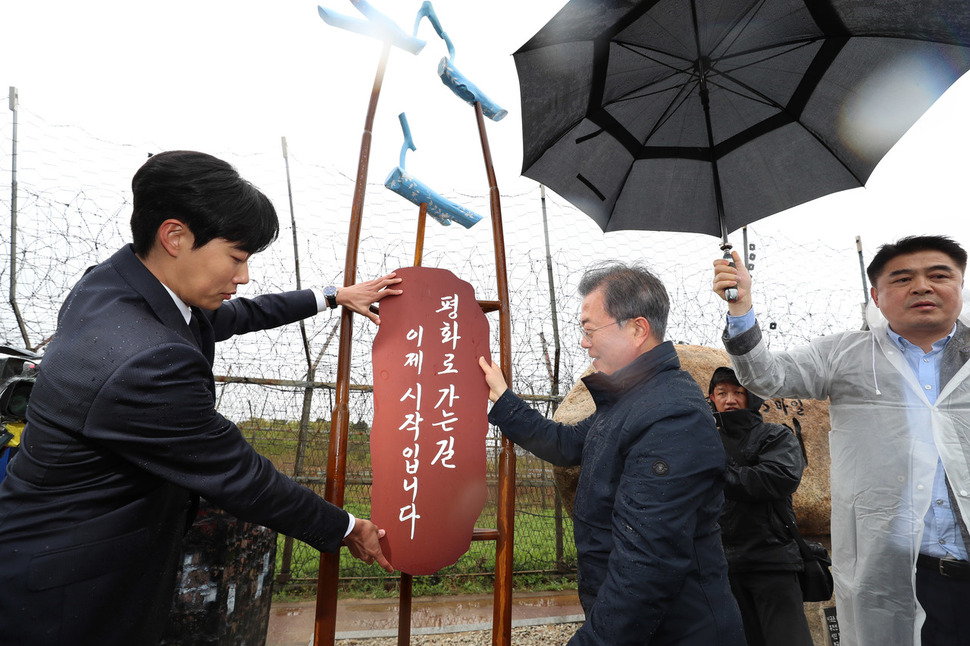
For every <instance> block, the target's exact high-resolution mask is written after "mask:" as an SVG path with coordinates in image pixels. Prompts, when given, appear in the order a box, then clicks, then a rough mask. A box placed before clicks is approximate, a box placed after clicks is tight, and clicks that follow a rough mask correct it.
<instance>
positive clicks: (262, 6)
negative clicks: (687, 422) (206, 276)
mask: <svg viewBox="0 0 970 646" xmlns="http://www.w3.org/2000/svg"><path fill="white" fill-rule="evenodd" d="M373 4H374V5H375V6H377V7H379V8H381V9H382V10H384V11H385V12H386V13H388V14H389V15H391V16H393V17H394V18H395V19H396V20H397V21H398V24H400V25H401V26H402V27H403V28H404V29H405V30H406V31H408V32H410V30H411V27H412V24H413V16H414V14H415V12H416V11H417V9H418V7H419V6H420V2H418V1H417V0H414V1H413V2H412V1H404V0H374V2H373ZM434 4H435V9H436V11H437V13H438V16H439V18H440V19H441V22H442V24H443V26H444V29H445V30H446V31H447V32H448V33H449V35H450V36H451V38H452V40H453V41H454V44H455V47H456V50H457V55H456V59H455V63H456V64H457V66H458V68H459V69H460V70H461V71H462V72H463V73H464V74H465V75H466V76H467V77H469V78H470V79H471V80H472V81H473V82H475V83H476V84H477V85H478V86H479V87H480V88H482V89H483V90H484V91H485V92H486V93H487V94H489V95H490V96H491V97H492V98H493V99H494V100H495V101H497V102H498V103H500V104H501V105H503V107H505V108H506V109H507V110H508V111H509V116H508V117H507V118H506V119H505V120H504V121H501V122H498V123H492V122H489V124H488V133H489V138H490V143H491V148H492V152H493V155H494V158H495V167H496V171H497V173H498V182H499V188H500V189H501V190H502V192H503V193H516V192H521V191H524V190H529V188H531V187H534V186H535V184H534V183H533V182H532V181H531V180H527V179H525V178H521V177H519V170H520V165H521V124H520V120H519V118H518V108H519V105H518V102H519V95H518V82H517V77H516V74H515V67H514V64H513V60H512V53H513V52H514V51H515V50H516V49H517V48H518V47H519V46H520V45H522V44H523V43H524V42H525V41H526V40H527V39H528V38H529V37H530V36H531V35H532V34H533V33H535V32H536V31H537V30H538V29H539V28H541V27H542V25H543V24H545V22H546V21H548V20H549V19H550V18H551V17H552V16H553V15H554V14H555V13H556V12H557V11H558V10H559V8H560V7H561V6H562V4H564V3H563V2H562V0H525V1H522V0H493V1H492V2H489V3H480V2H469V1H468V0H437V2H435V3H434ZM326 5H327V6H328V7H330V8H331V9H334V10H336V11H339V12H341V13H345V14H347V15H354V16H356V15H357V13H356V11H355V10H354V8H353V6H352V5H351V4H350V2H349V1H347V0H329V2H328V3H326ZM0 24H2V25H3V26H4V34H3V37H2V38H0V84H2V89H3V90H4V93H5V90H6V87H7V86H11V85H13V86H17V87H18V88H19V91H20V103H21V109H22V110H29V111H30V112H31V113H33V114H36V115H40V116H41V117H43V118H44V119H45V120H46V121H47V122H49V123H53V124H71V125H80V126H83V127H84V129H85V130H86V131H88V132H89V133H91V134H92V135H94V136H97V137H100V138H103V139H106V140H109V141H116V142H142V141H144V142H151V143H152V144H153V145H156V146H158V148H160V149H164V148H168V149H171V148H191V149H198V150H204V151H207V152H213V153H219V152H221V151H236V152H267V151H268V152H270V153H273V154H278V151H279V147H280V137H281V135H285V136H286V137H287V140H288V143H289V147H290V152H291V154H293V155H295V156H299V157H300V158H301V159H302V160H305V161H310V162H313V163H319V164H324V165H328V166H334V167H337V168H339V169H341V170H343V171H344V172H346V173H348V174H349V175H351V176H353V175H354V173H355V169H356V165H357V156H358V152H359V146H360V138H361V132H362V126H363V122H364V116H365V110H366V106H367V101H368V99H369V96H370V88H371V85H372V83H373V78H374V72H375V70H376V66H377V62H378V59H379V55H380V49H381V47H380V43H379V42H377V41H375V40H371V39H368V38H365V37H362V36H359V35H357V34H352V33H349V32H345V31H341V30H339V29H335V28H333V27H330V26H328V25H326V24H325V23H324V22H323V21H322V20H321V19H320V18H319V17H318V15H317V3H315V2H303V1H294V0H285V1H281V2H272V3H270V2H264V1H260V2H256V1H252V0H233V1H231V2H230V1H228V0H175V1H169V2H142V1H139V0H125V1H114V0H92V1H90V2H69V1H65V0H47V1H31V2H27V1H23V2H15V1H7V2H3V3H0ZM419 36H420V37H422V38H423V39H425V40H427V41H428V45H427V47H426V48H425V50H424V51H423V52H422V53H421V54H420V55H418V56H413V55H411V54H408V53H406V52H404V51H401V50H395V51H394V52H393V53H392V55H391V61H390V65H389V67H388V71H387V77H386V81H385V86H384V91H383V93H382V96H381V100H380V105H379V108H378V113H377V120H376V122H375V130H374V150H373V152H372V162H371V170H370V181H371V182H382V181H383V179H384V177H385V175H386V174H387V172H388V170H389V169H390V168H391V167H393V166H394V165H396V163H397V157H398V153H399V151H400V145H401V141H402V140H401V135H400V128H399V125H398V121H397V114H398V113H399V112H402V111H404V112H406V113H407V115H408V119H409V121H410V123H411V130H412V133H413V136H414V140H415V143H416V144H417V147H418V150H417V151H416V152H411V153H409V154H408V158H407V168H408V170H409V171H412V173H413V174H415V175H416V176H418V177H420V178H421V179H422V180H424V181H425V182H427V183H429V184H432V185H434V187H435V188H436V189H437V190H439V192H444V191H445V190H451V189H454V190H457V191H460V192H466V193H475V194H484V193H485V192H486V191H487V185H486V184H485V177H484V170H483V166H482V161H481V148H480V144H479V140H478V134H477V130H476V128H475V122H474V116H473V115H474V113H473V110H472V108H471V107H469V106H467V105H466V104H464V103H462V102H461V101H459V100H458V99H457V98H456V97H454V96H453V95H452V94H451V93H450V92H449V91H448V90H447V89H445V88H444V86H443V85H442V84H441V82H440V81H439V80H438V78H437V75H436V69H437V63H438V61H439V60H440V59H441V57H443V56H444V55H445V54H446V53H447V52H446V49H445V46H444V43H443V42H442V41H441V40H439V39H438V38H437V36H436V35H435V33H434V31H433V30H432V28H431V26H430V24H428V23H424V24H423V25H422V27H421V30H420V32H419ZM968 113H970V80H968V79H967V78H964V79H962V80H961V81H960V82H958V83H957V84H956V85H954V86H953V88H951V90H950V91H949V92H948V93H947V94H946V95H944V97H943V99H941V100H940V101H939V102H938V103H937V104H936V105H935V106H934V107H933V108H931V110H930V111H929V112H928V113H927V114H926V115H925V116H924V118H923V119H922V120H921V121H920V122H919V123H918V124H917V125H916V126H915V127H914V128H913V129H912V130H911V131H910V133H909V134H908V135H907V136H906V137H905V138H904V139H903V140H902V141H901V142H900V144H898V145H897V146H896V148H894V149H893V150H892V151H891V152H890V154H889V155H888V156H887V157H886V158H885V159H884V160H883V162H882V163H881V164H880V165H879V167H877V169H876V171H875V173H874V174H873V176H872V178H871V179H870V182H869V185H868V187H867V188H866V189H859V190H854V191H849V192H846V193H843V194H840V195H836V196H830V197H826V198H822V199H820V200H816V201H815V202H813V203H810V204H808V205H803V206H802V207H798V208H795V209H792V210H790V211H788V212H785V213H783V214H780V215H776V216H773V217H771V218H769V219H768V220H766V221H763V223H762V224H761V226H764V227H767V228H778V229H779V230H784V231H786V232H787V233H789V234H790V235H795V236H798V235H805V236H813V237H821V238H826V239H828V238H830V237H837V238H840V239H843V240H844V239H845V238H846V237H850V236H851V237H854V236H855V235H857V234H858V235H862V236H863V238H864V239H868V240H869V241H870V243H871V244H875V243H876V242H877V241H885V240H886V239H888V238H892V237H898V236H899V235H904V234H908V233H922V232H934V233H937V232H938V233H949V234H952V235H954V236H956V237H957V238H960V239H962V240H963V242H965V243H970V236H968V235H967V233H968V227H967V224H966V222H967V217H966V214H967V203H968V195H967V193H968V191H967V186H968V184H970V182H968V180H967V177H968V172H967V170H968V163H967V151H968V150H970V124H968V122H967V118H966V115H967V114H968ZM5 153H6V151H5ZM806 223H808V224H806ZM712 242H716V241H715V240H714V239H713V238H712Z"/></svg>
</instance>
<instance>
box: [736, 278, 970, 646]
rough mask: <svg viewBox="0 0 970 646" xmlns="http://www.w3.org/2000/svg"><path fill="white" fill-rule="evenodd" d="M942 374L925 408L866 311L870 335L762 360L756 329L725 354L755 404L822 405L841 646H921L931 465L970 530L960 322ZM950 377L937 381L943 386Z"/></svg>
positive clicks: (877, 318) (968, 401) (967, 383)
mask: <svg viewBox="0 0 970 646" xmlns="http://www.w3.org/2000/svg"><path fill="white" fill-rule="evenodd" d="M967 302H968V299H967V294H966V293H965V294H964V309H963V312H962V314H961V315H960V322H959V323H958V324H957V332H956V334H955V335H954V336H953V338H951V339H950V342H949V343H948V344H947V347H946V350H945V351H944V355H943V360H942V363H941V376H940V392H939V396H938V398H937V400H936V404H935V405H931V404H930V403H929V400H928V399H927V398H926V395H925V394H924V393H923V390H922V388H921V387H920V385H919V383H918V382H917V380H916V377H915V375H914V374H913V371H912V369H911V368H910V367H909V365H908V364H907V363H906V360H905V358H904V357H903V356H902V354H901V353H900V352H899V350H898V349H897V347H896V345H895V344H894V343H893V341H892V340H891V339H890V338H889V336H888V334H887V332H886V331H887V328H888V322H887V321H886V319H885V318H884V317H883V316H882V314H881V313H880V312H879V311H878V309H876V308H875V307H874V306H872V305H870V308H869V312H867V318H868V320H869V326H870V328H871V330H872V331H871V332H870V331H858V332H844V333H841V334H834V335H831V336H825V337H821V338H817V339H814V340H813V341H812V342H811V343H810V344H809V345H808V346H805V347H801V348H797V349H795V350H792V351H789V352H769V351H768V348H767V346H766V344H765V342H764V339H763V338H762V336H761V331H760V329H759V328H758V327H757V326H756V327H754V328H752V329H750V330H748V331H746V332H744V333H743V334H740V335H738V336H736V337H734V338H732V339H727V338H725V340H724V343H725V348H726V349H727V350H728V352H729V353H730V354H731V355H732V356H731V359H732V363H733V364H734V369H735V371H736V372H737V375H738V378H739V379H740V381H741V383H743V384H744V385H745V387H747V388H748V389H749V390H751V391H752V392H754V393H756V394H758V395H760V396H762V397H764V398H766V399H767V398H772V397H799V398H803V399H822V400H824V399H826V398H829V399H830V406H829V415H830V418H831V425H832V430H831V433H830V434H829V448H830V452H831V456H832V467H831V486H832V553H833V568H832V570H833V574H834V577H835V597H836V607H837V609H838V617H839V627H840V631H841V643H842V644H843V646H887V645H888V644H892V645H893V646H908V645H911V644H912V645H918V644H919V643H920V636H919V633H920V627H921V626H922V623H923V618H924V613H923V611H922V609H921V608H920V607H919V604H918V603H917V602H916V594H915V562H916V557H917V554H918V552H919V546H920V540H921V538H922V533H923V517H924V516H925V515H926V513H927V510H928V509H929V507H930V504H931V502H932V501H931V498H932V489H933V479H934V475H935V473H936V467H937V456H939V458H940V459H942V462H943V466H944V469H945V470H946V473H947V475H948V477H949V479H950V483H951V485H952V487H953V490H954V494H955V497H956V499H957V503H958V506H959V509H960V512H961V514H962V516H963V519H964V521H970V362H968V361H967V359H968V356H970V330H968V328H967V327H966V326H967V325H970V312H968V309H967V305H966V303H967ZM949 374H952V375H953V376H952V377H950V378H949V380H947V375H949Z"/></svg>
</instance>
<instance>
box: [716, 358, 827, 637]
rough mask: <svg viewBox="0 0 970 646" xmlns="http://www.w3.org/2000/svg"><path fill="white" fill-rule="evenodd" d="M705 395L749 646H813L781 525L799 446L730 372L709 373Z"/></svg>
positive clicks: (795, 555) (794, 547) (727, 551)
mask: <svg viewBox="0 0 970 646" xmlns="http://www.w3.org/2000/svg"><path fill="white" fill-rule="evenodd" d="M708 396H709V397H710V400H711V407H712V408H713V409H714V411H715V412H714V420H715V421H716V422H717V427H718V430H719V431H720V432H721V441H722V442H723V443H724V450H725V451H726V452H727V456H728V465H727V471H726V472H725V480H726V483H725V486H724V512H723V513H722V514H721V520H720V524H721V541H722V543H723V544H724V556H725V557H727V562H728V579H729V580H730V582H731V591H732V592H733V593H734V598H735V599H737V601H738V607H740V608H741V618H742V619H743V620H744V634H745V637H747V640H748V646H812V635H811V632H810V631H809V629H808V621H807V620H806V619H805V612H804V608H803V607H802V603H803V601H802V591H801V588H800V587H799V585H798V574H797V573H798V571H799V570H801V569H802V567H803V566H802V557H801V554H800V552H799V549H798V544H797V543H796V542H795V540H794V539H793V538H792V536H791V535H790V534H789V532H788V530H787V529H786V526H785V525H786V523H790V524H792V525H794V522H795V514H794V511H793V510H792V494H793V493H794V492H795V490H796V489H797V488H798V484H799V482H801V479H802V470H803V469H804V464H805V462H804V459H803V457H802V451H801V446H800V445H799V443H798V439H797V438H796V437H795V434H794V433H793V432H792V431H791V430H790V429H788V428H787V427H785V426H782V425H781V424H770V423H768V422H765V421H764V420H763V419H762V417H761V411H760V408H761V406H762V404H764V400H763V399H761V398H760V397H758V396H757V395H755V394H753V393H749V392H748V391H747V389H745V388H744V386H742V385H741V383H740V382H739V381H738V378H737V377H736V376H735V374H734V371H733V370H731V369H730V368H726V367H725V368H718V369H717V370H715V371H714V374H713V376H712V377H711V383H710V386H709V387H708ZM780 514H784V515H785V519H782V517H781V516H780Z"/></svg>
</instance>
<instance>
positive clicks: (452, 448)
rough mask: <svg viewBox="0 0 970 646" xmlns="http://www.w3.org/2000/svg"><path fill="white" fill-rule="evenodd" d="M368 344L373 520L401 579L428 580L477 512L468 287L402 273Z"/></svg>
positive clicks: (479, 399)
mask: <svg viewBox="0 0 970 646" xmlns="http://www.w3.org/2000/svg"><path fill="white" fill-rule="evenodd" d="M395 273H396V274H397V275H398V276H399V277H401V278H402V279H403V280H402V281H401V283H400V285H398V286H397V287H399V288H400V289H402V290H404V293H403V294H401V295H400V296H395V297H393V298H387V299H384V300H382V301H381V304H380V308H381V325H380V328H379V330H378V332H377V337H376V338H375V339H374V349H373V364H374V423H373V425H372V428H371V439H370V447H371V464H372V467H373V487H372V489H371V520H372V521H373V522H375V523H377V526H378V527H380V528H381V529H384V530H385V531H386V532H387V535H386V536H385V537H384V538H383V539H382V542H381V549H382V550H383V552H384V555H385V556H387V558H388V560H389V561H390V562H391V564H392V565H393V566H394V568H395V569H397V570H400V571H401V572H406V573H408V574H412V575H421V574H432V573H434V572H437V571H438V570H440V569H441V568H443V567H446V566H448V565H451V564H453V563H455V562H456V561H457V560H458V558H459V557H460V556H461V555H462V554H464V553H465V552H467V551H468V547H469V546H470V545H471V538H472V531H473V530H474V528H475V522H476V521H477V520H478V517H479V515H481V513H482V509H483V507H484V506H485V499H486V496H487V490H486V484H485V470H486V462H485V438H486V434H487V433H488V416H487V408H488V385H487V384H486V383H485V377H484V375H483V374H482V369H481V368H480V367H479V365H478V358H479V357H485V358H486V359H488V358H489V328H488V321H487V320H486V318H485V315H484V314H483V313H482V310H481V308H480V307H479V305H478V302H477V300H476V298H475V290H474V289H473V288H472V286H471V285H470V284H468V283H466V282H465V281H463V280H460V279H459V278H458V277H457V276H455V275H454V274H453V273H451V272H450V271H448V270H446V269H435V268H430V267H407V268H404V269H398V270H396V272H395Z"/></svg>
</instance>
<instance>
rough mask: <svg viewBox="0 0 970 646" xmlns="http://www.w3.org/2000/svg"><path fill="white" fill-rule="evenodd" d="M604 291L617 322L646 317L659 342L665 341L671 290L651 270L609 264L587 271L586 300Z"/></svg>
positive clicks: (581, 284) (584, 282)
mask: <svg viewBox="0 0 970 646" xmlns="http://www.w3.org/2000/svg"><path fill="white" fill-rule="evenodd" d="M600 287H602V288H603V296H604V299H603V300H604V304H605V307H606V313H607V314H609V315H610V316H612V317H613V318H614V319H616V320H617V321H628V320H630V319H635V318H637V317H640V316H642V317H643V318H645V319H647V322H648V323H649V324H650V330H651V334H652V335H653V337H654V338H655V339H656V340H657V341H663V340H664V334H665V333H666V331H667V315H668V314H669V313H670V298H669V297H668V296H667V289H666V288H665V287H664V284H663V283H662V282H660V279H659V278H657V277H656V276H655V275H654V274H653V273H652V272H651V271H650V270H648V269H647V268H646V267H643V266H641V265H627V264H624V263H621V262H609V263H605V264H601V265H596V266H593V267H591V268H589V269H587V270H586V273H585V274H583V278H582V279H581V280H580V281H579V294H580V296H582V297H583V298H586V296H588V295H589V294H590V293H591V292H593V291H595V290H597V289H599V288H600Z"/></svg>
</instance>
